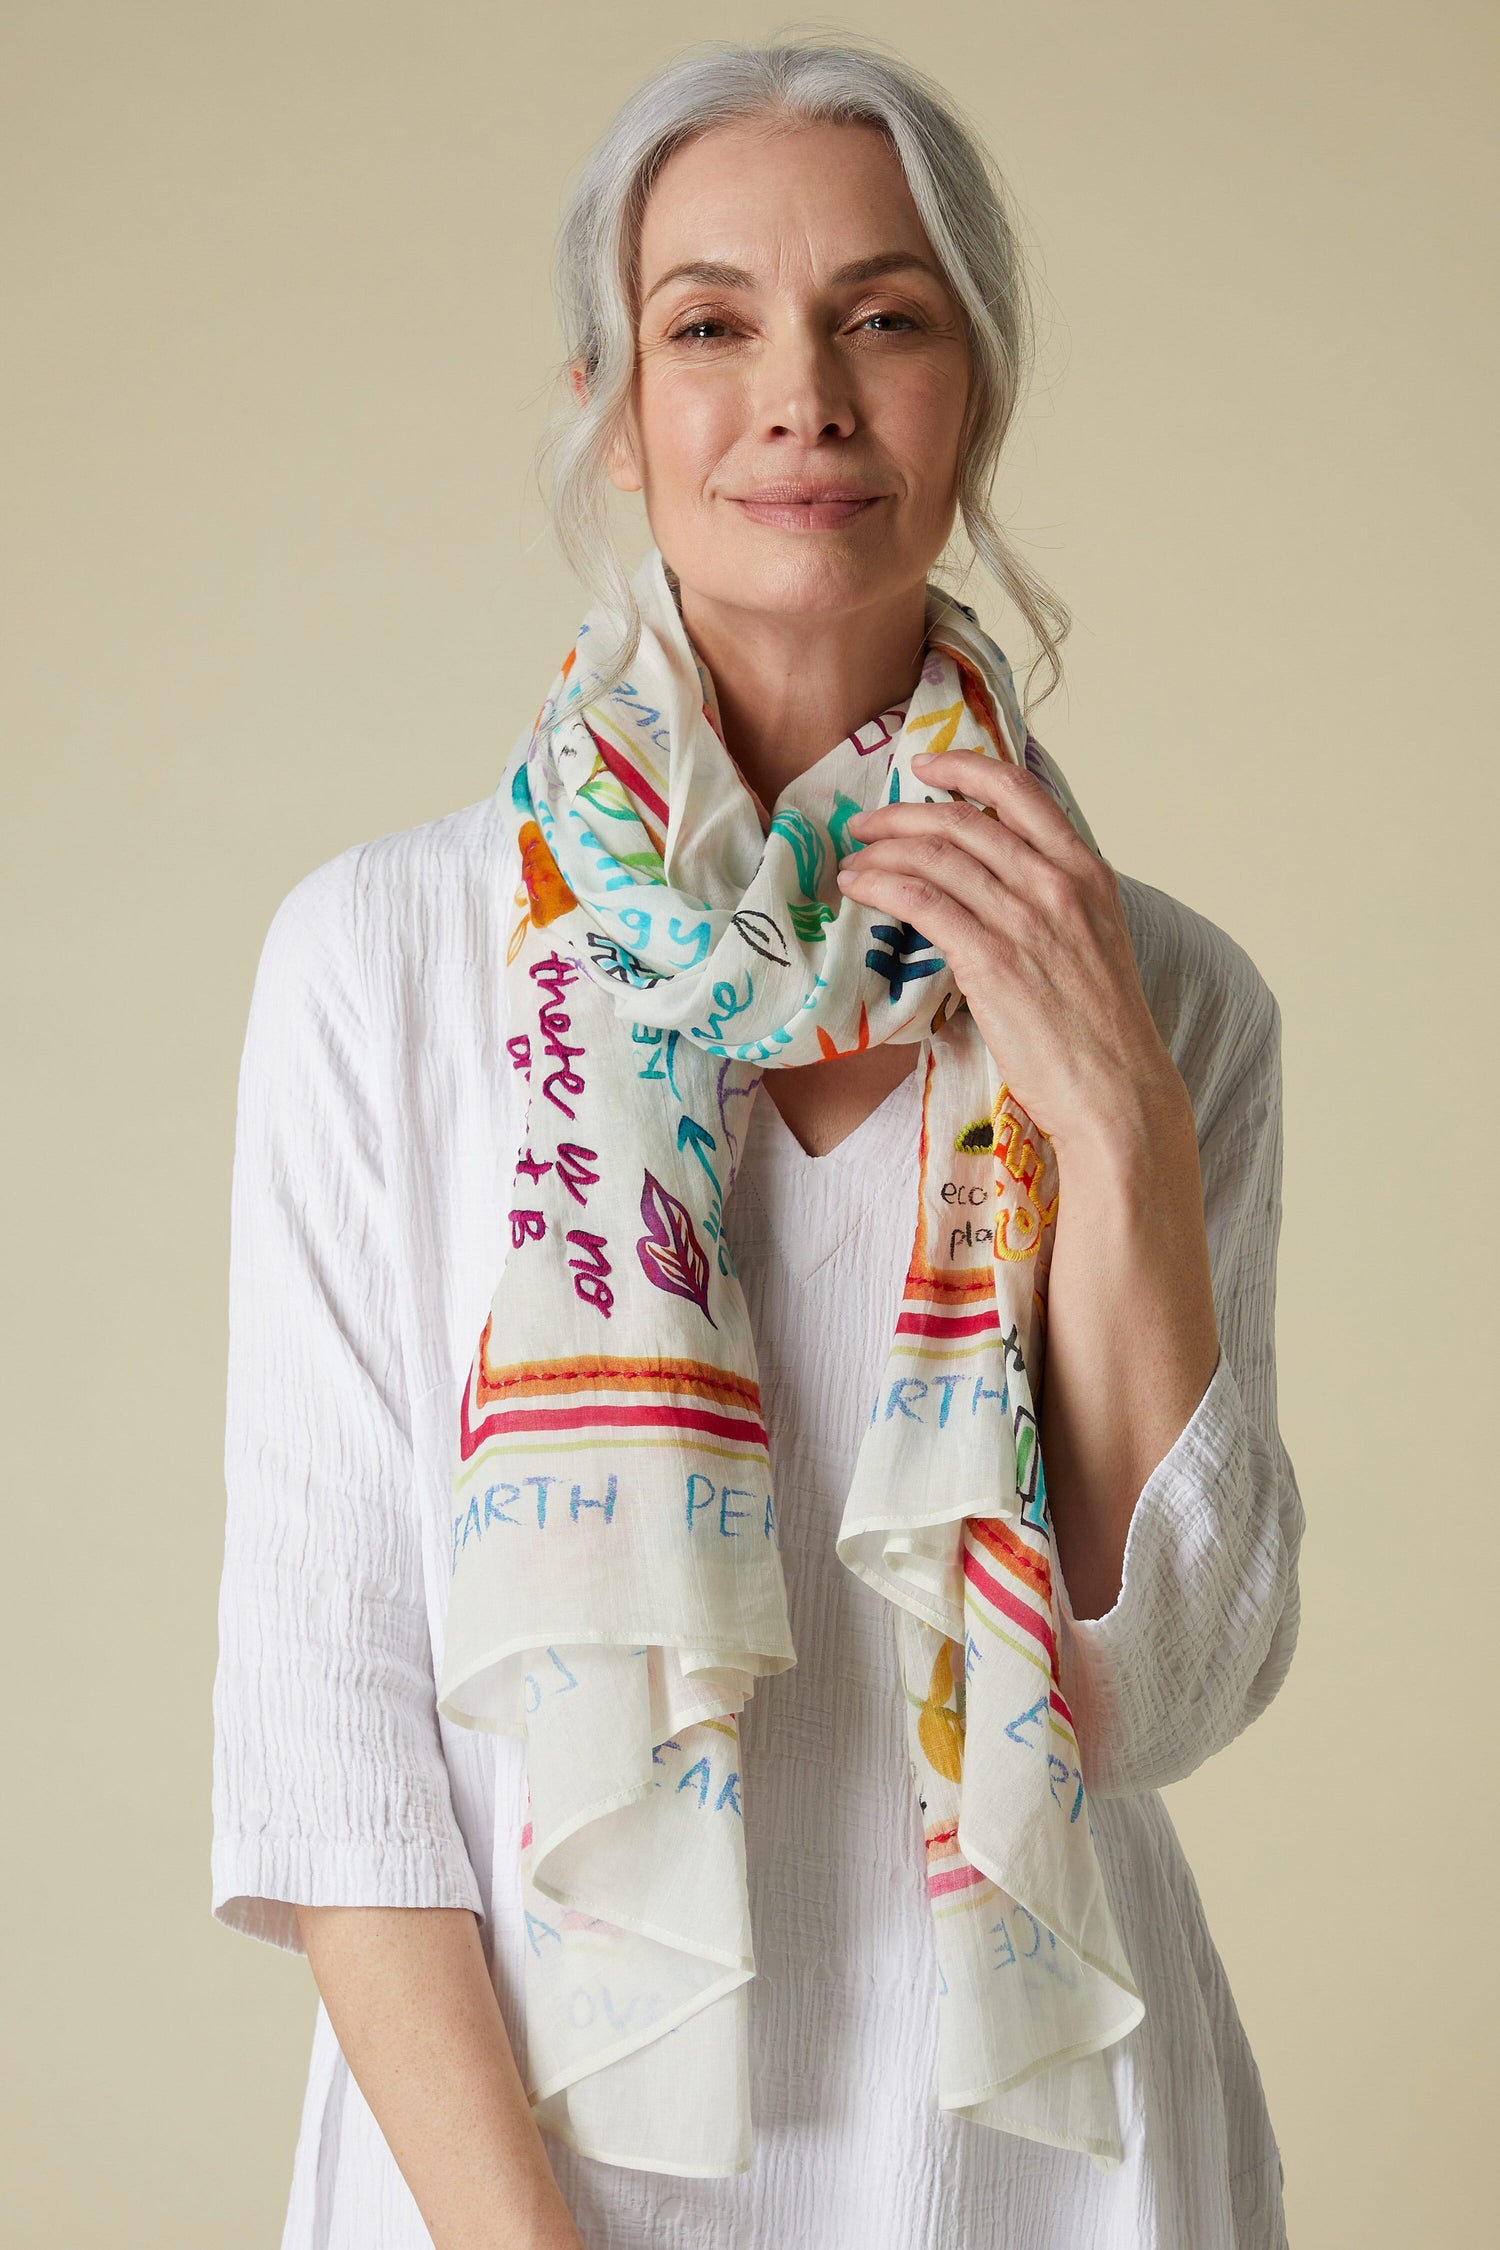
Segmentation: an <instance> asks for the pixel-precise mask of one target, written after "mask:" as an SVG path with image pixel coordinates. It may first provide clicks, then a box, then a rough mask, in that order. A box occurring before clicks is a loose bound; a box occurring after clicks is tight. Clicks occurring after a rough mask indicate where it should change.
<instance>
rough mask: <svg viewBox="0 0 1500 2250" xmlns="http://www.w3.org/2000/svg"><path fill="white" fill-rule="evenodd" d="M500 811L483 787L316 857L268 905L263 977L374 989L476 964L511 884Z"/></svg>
mask: <svg viewBox="0 0 1500 2250" xmlns="http://www.w3.org/2000/svg"><path fill="white" fill-rule="evenodd" d="M502 809H503V808H502V806H501V803H500V798H499V795H498V793H497V792H495V791H491V792H490V793H489V794H488V795H487V796H485V797H482V798H478V799H476V800H475V802H473V803H472V804H468V805H461V806H459V807H458V808H457V809H456V810H454V811H452V812H447V813H442V814H440V815H438V816H437V817H436V818H435V819H432V820H426V821H421V822H418V823H416V824H415V825H413V826H412V827H409V828H401V829H393V830H391V831H389V832H387V833H385V834H382V835H377V836H373V837H369V838H366V839H364V840H362V841H360V842H358V843H353V844H348V845H345V846H344V847H343V849H342V850H340V851H337V852H335V853H334V854H333V855H332V856H331V857H330V858H328V859H325V860H322V861H320V862H319V863H318V864H317V865H316V866H314V867H312V868H310V869H309V870H308V871H307V873H306V874H304V875H302V876H300V877H299V878H298V880H297V881H296V882H295V883H294V884H293V885H292V887H291V888H290V890H289V891H287V892H286V894H285V895H284V896H283V898H282V899H281V901H280V903H279V905H278V906H277V908H276V910H275V912H274V914H273V916H272V918H271V922H270V925H269V927H268V929H267V933H266V938H265V945H264V953H263V963H262V970H263V974H274V975H275V976H277V977H278V978H279V980H280V981H281V982H282V983H283V984H290V985H293V986H296V985H301V984H304V983H305V982H310V981H312V980H313V979H318V980H319V981H324V980H327V979H328V978H330V977H334V976H337V975H338V974H339V973H340V971H341V970H342V972H343V974H344V975H345V976H347V977H350V978H357V979H358V981H360V982H361V983H362V984H363V985H364V987H365V989H366V991H367V992H371V993H374V992H376V991H378V990H379V988H381V987H382V986H385V985H387V984H389V982H390V981H391V980H392V979H395V980H396V981H398V982H405V981H407V980H409V979H411V978H413V977H416V978H421V979H427V980H431V979H434V978H440V976H441V972H442V971H443V970H444V969H448V968H452V969H453V970H455V971H456V972H459V973H462V970H463V967H464V964H465V961H466V960H467V961H468V962H469V965H470V966H471V967H478V966H480V965H482V964H483V962H484V961H485V960H486V959H487V957H488V955H489V953H490V952H491V951H492V950H493V946H494V943H495V939H496V932H497V931H498V929H499V927H500V924H501V922H502V921H503V920H504V918H505V912H506V908H507V905H508V902H509V899H510V896H511V893H512V892H513V891H514V889H515V887H516V881H517V880H518V879H519V870H518V869H517V868H515V866H514V862H515V858H516V853H515V845H514V841H513V837H512V833H511V830H510V827H509V824H508V823H507V822H506V821H505V820H504V819H503V817H502Z"/></svg>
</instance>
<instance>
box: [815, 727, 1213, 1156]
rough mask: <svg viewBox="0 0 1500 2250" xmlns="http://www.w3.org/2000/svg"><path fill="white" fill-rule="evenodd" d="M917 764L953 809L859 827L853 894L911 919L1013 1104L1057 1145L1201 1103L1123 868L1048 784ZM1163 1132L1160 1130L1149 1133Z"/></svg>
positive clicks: (965, 757)
mask: <svg viewBox="0 0 1500 2250" xmlns="http://www.w3.org/2000/svg"><path fill="white" fill-rule="evenodd" d="M912 765H913V769H914V771H916V772H917V773H918V775H919V777H920V778H921V780H922V781H923V782H925V783H926V784H927V785H928V786H929V787H931V788H935V789H961V790H963V791H964V792H965V797H966V798H969V799H977V800H978V801H977V802H973V803H970V802H965V801H962V800H959V801H955V800H953V799H951V798H945V799H942V800H940V801H939V802H938V803H936V804H923V803H919V802H916V801H912V802H909V803H905V804H895V805H880V806H878V807H877V808H876V809H875V810H873V811H871V812H865V813H859V814H857V815H856V816H855V817H854V818H853V819H852V820H851V821H850V822H849V824H848V826H849V831H850V833H851V834H853V835H856V836H858V838H859V840H860V843H861V845H862V847H863V848H862V849H861V850H860V851H858V852H856V853H854V854H852V855H851V857H850V858H848V859H846V860H845V861H844V862H843V863H842V864H841V866H840V868H839V882H840V884H841V885H842V887H843V889H844V890H845V892H846V893H847V895H848V896H849V897H851V898H853V899H856V900H858V901H859V903H860V904H862V905H870V906H875V907H881V908H884V909H886V910H887V911H888V912H889V913H890V914H891V916H892V917H893V919H895V920H897V921H905V922H910V923H911V924H912V925H913V926H914V927H915V928H916V929H918V930H920V931H921V933H922V935H923V936H924V937H926V938H928V939H929V940H930V941H931V943H932V944H933V945H934V946H935V947H936V948H937V950H938V951H939V952H940V953H941V954H942V955H943V956H944V958H945V959H946V960H947V962H948V964H949V966H950V967H951V969H952V971H953V977H954V982H955V983H956V984H957V986H958V988H959V990H960V992H962V994H963V996H964V998H965V1000H966V1001H967V1002H968V1006H969V1012H970V1014H971V1015H972V1016H973V1018H974V1021H975V1023H976V1024H977V1025H978V1027H979V1032H980V1036H981V1037H982V1038H983V1040H984V1043H985V1045H986V1046H987V1047H988V1049H989V1051H990V1053H991V1054H992V1055H993V1056H994V1058H995V1061H996V1064H997V1066H998V1067H999V1068H1000V1069H1001V1070H1002V1071H1003V1073H1004V1076H1005V1082H1006V1084H1007V1085H1008V1086H1009V1087H1010V1089H1011V1092H1012V1093H1013V1094H1014V1095H1015V1097H1016V1100H1017V1101H1018V1102H1019V1103H1020V1105H1021V1107H1022V1108H1023V1109H1024V1110H1025V1111H1026V1113H1027V1115H1028V1116H1029V1117H1030V1118H1031V1119H1032V1121H1033V1122H1034V1123H1035V1124H1037V1125H1039V1126H1040V1127H1041V1129H1042V1131H1043V1132H1044V1133H1046V1134H1047V1135H1048V1136H1049V1137H1050V1138H1051V1140H1052V1142H1053V1145H1054V1147H1055V1149H1056V1151H1057V1156H1058V1164H1059V1168H1060V1169H1061V1168H1062V1167H1063V1166H1064V1165H1065V1162H1066V1154H1067V1150H1068V1147H1069V1145H1070V1144H1074V1145H1080V1146H1081V1145H1083V1144H1084V1143H1086V1142H1094V1143H1098V1142H1103V1141H1105V1140H1109V1139H1115V1138H1118V1137H1120V1136H1122V1135H1123V1137H1125V1138H1126V1139H1127V1140H1129V1139H1132V1138H1134V1137H1135V1136H1136V1135H1138V1134H1139V1133H1140V1132H1141V1131H1142V1129H1143V1127H1144V1128H1147V1129H1148V1130H1149V1128H1150V1127H1152V1126H1154V1124H1155V1123H1156V1121H1157V1120H1158V1119H1159V1118H1161V1117H1162V1116H1163V1115H1164V1114H1167V1113H1171V1112H1173V1111H1175V1112H1176V1113H1177V1115H1178V1117H1180V1115H1181V1111H1182V1109H1183V1107H1184V1106H1188V1107H1189V1108H1190V1106H1191V1105H1190V1104H1189V1103H1188V1095H1187V1089H1186V1087H1185V1086H1184V1084H1183V1082H1182V1079H1181V1077H1180V1075H1179V1073H1178V1071H1177V1069H1176V1067H1175V1066H1174V1064H1173V1062H1172V1059H1171V1057H1170V1055H1169V1054H1168V1053H1167V1050H1166V1048H1165V1046H1164V1045H1163V1043H1162V1039H1161V1035H1160V1033H1159V1032H1158V1031H1157V1028H1156V1025H1155V1023H1154V1022H1153V1021H1152V1018H1151V1011H1150V1009H1149V1008H1148V1006H1147V1004H1146V996H1145V993H1144V992H1143V990H1142V988H1141V980H1140V975H1139V972H1138V971H1137V968H1136V964H1135V954H1134V952H1133V950H1132V948H1131V943H1130V932H1129V930H1128V928H1127V926H1126V922H1125V915H1124V911H1123V909H1122V907H1121V904H1120V888H1119V884H1118V882H1117V880H1116V877H1115V872H1114V869H1113V868H1112V867H1111V866H1110V865H1109V863H1108V862H1107V861H1106V860H1103V859H1101V858H1100V857H1099V855H1098V853H1097V852H1095V851H1094V850H1092V849H1091V847H1090V846H1089V845H1088V844H1086V843H1085V842H1084V840H1083V838H1082V837H1081V836H1080V835H1079V834H1078V831H1077V830H1076V829H1075V828H1074V826H1073V824H1072V822H1071V821H1070V820H1069V819H1068V816H1067V814H1066V813H1065V812H1064V811H1063V809H1062V807H1061V806H1060V805H1059V804H1058V803H1057V802H1056V800H1055V799H1054V798H1053V797H1052V796H1051V794H1050V793H1049V791H1048V790H1047V789H1046V788H1044V787H1043V785H1042V783H1041V782H1040V781H1038V780H1037V778H1036V776H1035V775H1034V774H1032V773H1028V772H1027V771H1025V770H1024V769H1023V768H1021V767H1018V766H1013V765H1011V764H1010V762H1009V761H1008V760H1005V761H1002V760H1000V759H998V758H990V757H983V756H981V755H980V754H979V752H977V751H974V750H944V751H940V752H938V753H936V754H932V753H929V752H925V751H924V752H920V753H919V754H918V755H917V756H916V757H915V758H914V759H913V760H912ZM1152 1137H1154V1134H1153V1136H1152Z"/></svg>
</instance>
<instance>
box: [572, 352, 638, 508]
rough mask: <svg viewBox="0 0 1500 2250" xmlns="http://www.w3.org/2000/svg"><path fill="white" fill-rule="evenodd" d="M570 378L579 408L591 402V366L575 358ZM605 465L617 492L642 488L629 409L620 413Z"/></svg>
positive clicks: (636, 490) (634, 490)
mask: <svg viewBox="0 0 1500 2250" xmlns="http://www.w3.org/2000/svg"><path fill="white" fill-rule="evenodd" d="M568 381H569V383H570V384H571V385H572V388H573V396H574V398H575V399H576V400H577V401H578V404H579V407H580V409H582V408H583V407H585V406H587V405H588V402H589V377H588V369H587V368H586V367H585V365H584V363H583V361H582V360H581V359H579V360H575V361H574V362H573V365H572V366H571V367H570V368H569V369H568ZM605 467H606V469H607V470H608V473H609V481H610V483H611V484H612V485H613V486H614V487H615V489H616V491H617V492H639V491H640V490H641V473H640V467H639V463H638V462H637V459H636V444H635V432H634V429H633V427H632V420H631V416H630V413H629V411H628V409H627V411H626V413H625V414H624V415H623V416H622V417H621V420H620V423H619V425H618V427H617V429H616V431H615V436H614V442H613V444H612V445H611V447H610V449H609V459H608V460H607V462H606V463H605Z"/></svg>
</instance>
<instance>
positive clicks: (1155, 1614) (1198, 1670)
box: [1058, 1351, 1289, 1796]
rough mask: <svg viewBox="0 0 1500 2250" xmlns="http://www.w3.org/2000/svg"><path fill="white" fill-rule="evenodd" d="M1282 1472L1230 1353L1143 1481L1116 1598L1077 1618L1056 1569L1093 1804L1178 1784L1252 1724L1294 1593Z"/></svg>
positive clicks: (1065, 1653)
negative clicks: (1095, 1613)
mask: <svg viewBox="0 0 1500 2250" xmlns="http://www.w3.org/2000/svg"><path fill="white" fill-rule="evenodd" d="M1280 1482H1281V1480H1280V1477H1279V1474H1278V1464H1277V1461H1276V1458H1275V1456H1274V1455H1273V1454H1272V1452H1271V1449H1270V1448H1269V1447H1268V1446H1267V1445H1266V1443H1265V1441H1264V1440H1263V1439H1262V1438H1261V1437H1260V1436H1259V1434H1258V1433H1257V1432H1256V1431H1255V1430H1254V1428H1253V1427H1252V1425H1251V1424H1250V1421H1249V1418H1248V1416H1247V1413H1246V1409H1245V1403H1244V1399H1243V1396H1242V1394H1241V1390H1240V1386H1239V1383H1238V1381H1237V1380H1236V1377H1235V1373H1234V1369H1233V1367H1232V1365H1231V1364H1230V1361H1229V1360H1228V1359H1227V1358H1226V1357H1225V1356H1224V1354H1223V1352H1222V1351H1221V1353H1220V1356H1219V1361H1218V1364H1217V1366H1216V1368H1215V1370H1214V1373H1213V1376H1212V1378H1211V1379H1210V1381H1209V1384H1208V1387H1207V1389H1206V1390H1205V1392H1204V1394H1203V1397H1202V1398H1201V1399H1200V1401H1199V1403H1198V1405H1197V1407H1196V1409H1195V1410H1194V1412H1193V1414H1192V1416H1191V1417H1190V1419H1189V1420H1188V1422H1187V1424H1186V1425H1185V1427H1184V1428H1183V1430H1182V1431H1181V1433H1180V1434H1179V1436H1178V1438H1177V1440H1176V1442H1175V1444H1174V1445H1173V1446H1172V1448H1171V1450H1170V1451H1169V1452H1168V1453H1167V1454H1166V1455H1165V1456H1164V1457H1163V1458H1162V1460H1161V1461H1160V1462H1158V1464H1157V1466H1156V1468H1155V1469H1153V1471H1152V1472H1151V1475H1150V1476H1149V1477H1148V1478H1147V1480H1146V1483H1145V1485H1144V1486H1143V1487H1142V1489H1141V1493H1140V1496H1139V1498H1138V1499H1137V1501H1136V1505H1135V1509H1134V1512H1133V1514H1132V1516H1131V1519H1130V1527H1129V1531H1128V1534H1127V1537H1126V1542H1125V1555H1124V1569H1123V1576H1122V1580H1121V1585H1120V1591H1119V1594H1118V1596H1117V1598H1116V1600H1115V1602H1114V1604H1113V1606H1112V1607H1111V1608H1110V1609H1109V1610H1107V1611H1106V1612H1105V1614H1104V1615H1103V1616H1102V1617H1093V1618H1078V1617H1075V1616H1074V1614H1073V1609H1072V1604H1071V1602H1070V1601H1069V1599H1068V1592H1067V1587H1066V1584H1065V1582H1064V1581H1063V1577H1062V1572H1061V1569H1060V1568H1059V1570H1058V1601H1059V1608H1060V1610H1061V1613H1062V1620H1063V1635H1062V1653H1061V1668H1062V1675H1063V1692H1064V1694H1065V1696H1066V1697H1067V1699H1068V1702H1069V1705H1070V1707H1071V1708H1072V1711H1073V1716H1074V1721H1075V1724H1076V1727H1077V1731H1078V1739H1079V1748H1080V1751H1081V1753H1082V1757H1083V1768H1084V1778H1085V1781H1086V1783H1087V1785H1088V1786H1089V1788H1090V1789H1091V1790H1092V1791H1093V1792H1094V1794H1095V1795H1096V1796H1112V1795H1123V1794H1126V1793H1128V1792H1130V1791H1134V1790H1142V1789H1155V1788H1160V1787H1163V1786H1164V1785H1165V1784H1167V1783H1168V1782H1172V1781H1176V1780H1180V1779H1181V1778H1182V1777H1183V1776H1184V1775H1185V1774H1187V1773H1190V1772H1192V1770H1193V1769H1194V1768H1195V1767H1196V1766H1198V1765H1200V1764H1202V1762H1203V1760H1204V1759H1205V1758H1207V1757H1209V1756H1210V1755H1211V1754H1212V1753H1213V1752H1214V1751H1215V1750H1217V1749H1220V1748H1222V1747H1223V1745H1224V1744H1225V1743H1226V1742H1228V1741H1230V1740H1231V1739H1232V1738H1233V1736H1234V1735H1236V1734H1238V1733H1239V1732H1240V1730H1241V1729H1242V1728H1243V1727H1244V1726H1246V1725H1248V1724H1249V1722H1250V1720H1251V1719H1252V1718H1253V1717H1254V1716H1255V1715H1256V1713H1257V1711H1258V1710H1259V1709H1261V1708H1262V1707H1263V1700H1268V1697H1267V1698H1264V1699H1263V1700H1258V1699H1257V1697H1256V1693H1255V1690H1256V1685H1257V1681H1258V1679H1259V1677H1260V1675H1261V1673H1262V1667H1263V1666H1264V1665H1265V1663H1266V1659H1267V1655H1268V1651H1269V1650H1270V1648H1271V1645H1272V1641H1273V1638H1274V1637H1275V1635H1276V1629H1277V1625H1278V1622H1279V1620H1280V1618H1281V1613H1282V1608H1283V1603H1284V1600H1285V1596H1286V1591H1287V1585H1288V1577H1289V1556H1288V1547H1287V1541H1286V1538H1285V1536H1284V1530H1283V1523H1282V1509H1281V1495H1280Z"/></svg>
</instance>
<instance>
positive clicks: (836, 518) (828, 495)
mask: <svg viewBox="0 0 1500 2250" xmlns="http://www.w3.org/2000/svg"><path fill="white" fill-rule="evenodd" d="M881 498H882V495H881V494H880V493H878V492H854V493H849V492H827V491H819V490H818V489H817V488H816V487H812V488H809V489H807V490H805V491H800V492H794V491H787V492H776V491H771V492H751V493H746V494H744V495H741V496H737V497H736V498H735V502H734V505H735V506H736V507H737V508H740V509H743V511H744V513H745V514H746V515H747V516H749V517H750V518H751V520H752V522H754V523H768V524H774V525H776V526H777V527H778V529H780V530H782V531H839V530H841V529H842V528H843V526H844V525H845V524H847V523H853V522H854V521H855V519H856V518H857V517H859V516H863V515H867V514H868V513H869V511H870V509H871V508H874V507H877V506H878V505H879V503H880V500H881Z"/></svg>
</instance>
